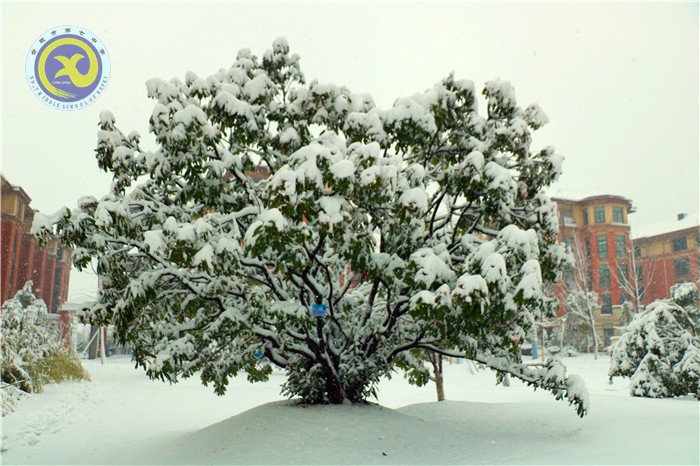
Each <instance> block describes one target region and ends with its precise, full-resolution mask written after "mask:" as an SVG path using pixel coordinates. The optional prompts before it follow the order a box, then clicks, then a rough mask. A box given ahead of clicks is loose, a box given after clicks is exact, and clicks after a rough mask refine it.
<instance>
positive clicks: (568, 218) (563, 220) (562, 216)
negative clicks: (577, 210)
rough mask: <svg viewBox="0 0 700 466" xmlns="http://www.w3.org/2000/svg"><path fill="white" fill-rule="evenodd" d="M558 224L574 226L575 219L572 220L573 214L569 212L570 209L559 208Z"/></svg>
mask: <svg viewBox="0 0 700 466" xmlns="http://www.w3.org/2000/svg"><path fill="white" fill-rule="evenodd" d="M559 225H562V226H565V227H575V226H576V221H575V220H574V215H573V214H572V213H571V209H569V208H565V209H559Z"/></svg>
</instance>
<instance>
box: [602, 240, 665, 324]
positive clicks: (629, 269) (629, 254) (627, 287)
mask: <svg viewBox="0 0 700 466" xmlns="http://www.w3.org/2000/svg"><path fill="white" fill-rule="evenodd" d="M620 246H621V245H617V244H616V245H615V255H616V257H615V261H616V264H617V267H613V268H612V278H613V280H615V281H616V282H617V284H618V286H619V288H620V294H621V295H622V296H624V297H625V302H624V304H623V319H628V320H627V321H626V322H629V321H630V320H629V319H631V317H632V316H634V315H636V314H638V313H639V312H641V311H642V309H643V308H644V302H645V296H646V291H647V290H648V289H649V287H650V286H651V284H652V283H653V282H654V272H655V270H656V261H655V260H653V258H648V259H647V260H646V261H645V262H644V263H643V262H642V261H641V260H640V258H639V257H637V255H636V254H635V252H634V250H633V248H632V244H631V243H629V244H626V245H625V247H624V249H619V248H620ZM645 265H646V267H645Z"/></svg>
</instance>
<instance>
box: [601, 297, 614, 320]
mask: <svg viewBox="0 0 700 466" xmlns="http://www.w3.org/2000/svg"><path fill="white" fill-rule="evenodd" d="M600 314H601V315H604V316H611V315H612V314H613V308H612V296H610V295H609V294H602V295H600Z"/></svg>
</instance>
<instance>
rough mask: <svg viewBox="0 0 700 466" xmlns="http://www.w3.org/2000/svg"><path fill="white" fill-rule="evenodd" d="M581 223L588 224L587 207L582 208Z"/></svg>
mask: <svg viewBox="0 0 700 466" xmlns="http://www.w3.org/2000/svg"><path fill="white" fill-rule="evenodd" d="M583 224H584V225H588V209H583Z"/></svg>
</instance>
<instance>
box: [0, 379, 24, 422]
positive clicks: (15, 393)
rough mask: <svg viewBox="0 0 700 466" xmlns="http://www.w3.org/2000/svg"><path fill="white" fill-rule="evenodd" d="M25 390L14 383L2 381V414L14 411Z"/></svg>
mask: <svg viewBox="0 0 700 466" xmlns="http://www.w3.org/2000/svg"><path fill="white" fill-rule="evenodd" d="M23 393H24V392H23V391H22V390H20V389H19V388H17V387H15V386H14V385H10V384H8V383H5V382H3V381H0V396H1V398H0V401H1V402H2V415H3V416H7V415H8V414H11V413H14V412H15V408H16V407H17V402H18V401H19V399H20V398H21V397H22V394H23Z"/></svg>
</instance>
